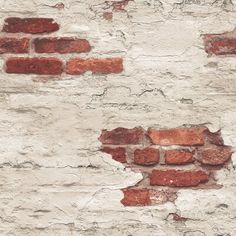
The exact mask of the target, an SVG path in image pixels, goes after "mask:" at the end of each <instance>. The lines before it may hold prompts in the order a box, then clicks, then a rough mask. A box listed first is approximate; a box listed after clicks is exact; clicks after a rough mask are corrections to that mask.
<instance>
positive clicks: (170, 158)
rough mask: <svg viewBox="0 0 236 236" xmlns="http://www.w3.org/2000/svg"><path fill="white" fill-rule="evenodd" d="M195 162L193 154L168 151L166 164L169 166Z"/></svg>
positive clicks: (185, 151) (183, 151)
mask: <svg viewBox="0 0 236 236" xmlns="http://www.w3.org/2000/svg"><path fill="white" fill-rule="evenodd" d="M192 162H194V158H193V153H192V152H190V151H187V150H167V151H166V152H165V163H166V164H169V165H182V164H188V163H192Z"/></svg>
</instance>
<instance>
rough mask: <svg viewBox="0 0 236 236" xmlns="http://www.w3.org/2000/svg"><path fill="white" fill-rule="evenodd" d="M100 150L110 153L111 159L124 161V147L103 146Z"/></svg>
mask: <svg viewBox="0 0 236 236" xmlns="http://www.w3.org/2000/svg"><path fill="white" fill-rule="evenodd" d="M101 151H102V152H105V153H108V154H111V156H112V159H114V160H116V161H118V162H121V163H126V162H127V161H126V153H125V152H126V151H125V148H122V147H118V148H110V147H103V148H102V149H101Z"/></svg>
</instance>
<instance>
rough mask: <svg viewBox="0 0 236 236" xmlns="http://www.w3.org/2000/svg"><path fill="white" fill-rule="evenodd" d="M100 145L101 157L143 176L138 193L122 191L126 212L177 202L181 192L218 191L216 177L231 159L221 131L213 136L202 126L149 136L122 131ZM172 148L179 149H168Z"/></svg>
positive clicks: (149, 133)
mask: <svg viewBox="0 0 236 236" xmlns="http://www.w3.org/2000/svg"><path fill="white" fill-rule="evenodd" d="M99 140H100V141H101V142H102V149H101V150H102V151H105V152H107V153H109V154H111V155H112V158H113V159H117V161H119V162H122V163H123V165H124V166H125V167H127V168H131V169H132V170H133V171H135V172H141V173H142V175H143V179H142V181H140V182H139V183H138V184H136V185H135V187H130V188H127V189H123V190H122V191H123V193H124V198H123V199H122V201H121V203H122V204H123V205H125V206H147V205H155V204H161V203H164V202H166V201H174V200H175V199H176V197H177V192H178V190H179V189H181V188H193V189H196V191H197V189H206V188H215V187H219V186H218V185H217V182H216V180H215V178H214V175H215V172H216V171H217V170H219V169H220V168H223V167H225V166H226V163H228V162H229V160H230V157H231V154H232V151H231V148H230V147H228V146H225V145H224V142H223V139H222V137H221V133H220V131H218V132H215V133H212V132H210V131H209V130H208V129H207V128H206V127H202V126H200V127H190V128H175V129H165V130H162V129H161V130H156V129H153V128H149V129H148V130H147V131H145V130H144V129H142V128H141V127H136V128H133V129H127V128H121V127H120V128H116V129H113V130H110V131H107V130H103V131H102V134H101V136H100V137H99ZM171 145H175V146H174V147H167V146H171ZM119 148H121V149H119ZM177 165H178V166H177ZM214 166H217V168H215V167H214ZM179 220H180V221H182V220H183V221H184V219H181V218H179ZM177 221H178V219H177Z"/></svg>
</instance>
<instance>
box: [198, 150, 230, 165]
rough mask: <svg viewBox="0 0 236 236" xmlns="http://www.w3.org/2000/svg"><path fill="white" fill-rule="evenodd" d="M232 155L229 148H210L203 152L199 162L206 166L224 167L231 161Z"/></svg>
mask: <svg viewBox="0 0 236 236" xmlns="http://www.w3.org/2000/svg"><path fill="white" fill-rule="evenodd" d="M231 154H232V151H231V149H230V148H229V147H216V148H209V149H205V150H203V151H202V152H201V154H200V159H199V161H200V162H201V163H203V164H206V165H213V166H214V165H222V164H224V163H225V162H227V161H228V160H229V159H230V157H231Z"/></svg>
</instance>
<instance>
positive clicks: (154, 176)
mask: <svg viewBox="0 0 236 236" xmlns="http://www.w3.org/2000/svg"><path fill="white" fill-rule="evenodd" d="M208 180H209V176H208V174H207V173H205V172H204V171H201V170H198V171H180V170H153V171H152V173H151V175H150V184H151V185H159V186H170V187H193V186H197V185H199V184H200V183H205V182H207V181H208Z"/></svg>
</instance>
